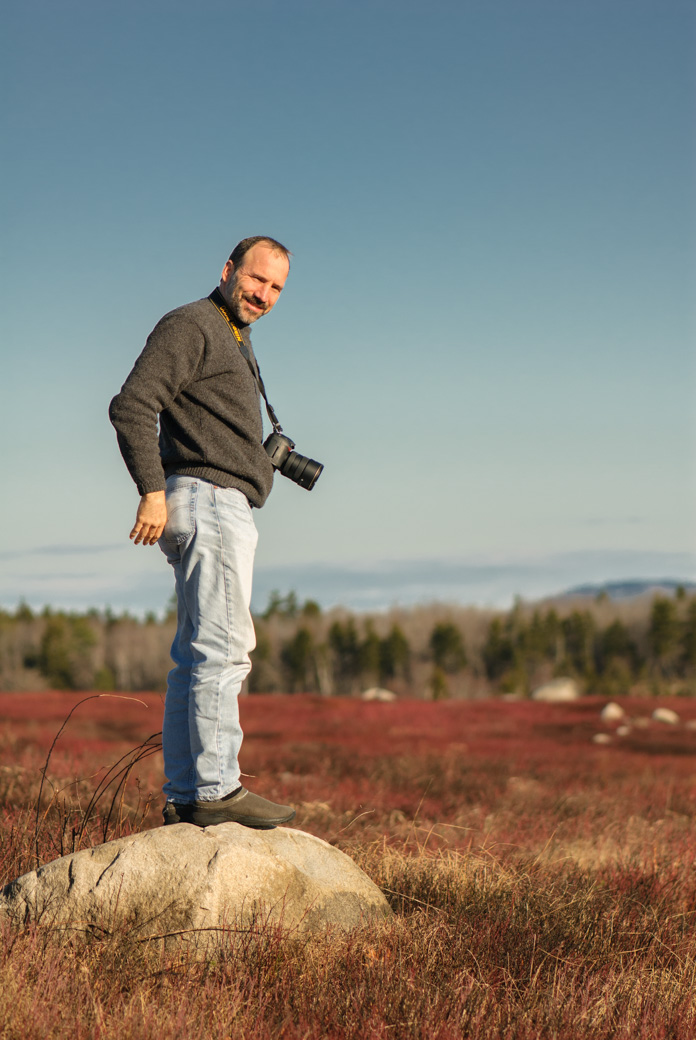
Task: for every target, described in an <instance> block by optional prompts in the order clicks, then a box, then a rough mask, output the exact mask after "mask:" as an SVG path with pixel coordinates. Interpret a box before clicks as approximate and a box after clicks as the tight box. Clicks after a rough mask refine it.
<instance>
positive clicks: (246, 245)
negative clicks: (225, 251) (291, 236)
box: [229, 235, 292, 267]
mask: <svg viewBox="0 0 696 1040" xmlns="http://www.w3.org/2000/svg"><path fill="white" fill-rule="evenodd" d="M259 242H265V243H266V245H267V246H269V247H270V249H272V250H273V252H274V253H280V254H281V256H284V257H285V258H286V259H287V261H288V263H290V257H291V256H292V253H291V252H290V250H289V249H286V247H285V246H284V245H282V244H281V243H280V242H277V241H276V240H275V238H269V236H268V235H252V237H251V238H243V239H242V241H241V242H238V243H237V245H236V246H235V247H234V249H233V250H232V252H231V253H230V256H229V258H230V260H231V261H232V263H233V264H234V266H235V267H238V266H239V264H240V263H241V262H242V260H243V259H244V257H245V256H246V254H247V253H248V252H249V250H250V249H252V248H253V247H254V246H255V245H258V243H259Z"/></svg>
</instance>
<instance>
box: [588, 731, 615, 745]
mask: <svg viewBox="0 0 696 1040" xmlns="http://www.w3.org/2000/svg"><path fill="white" fill-rule="evenodd" d="M592 743H593V744H611V743H612V738H611V737H610V736H609V734H608V733H595V735H594V736H593V738H592Z"/></svg>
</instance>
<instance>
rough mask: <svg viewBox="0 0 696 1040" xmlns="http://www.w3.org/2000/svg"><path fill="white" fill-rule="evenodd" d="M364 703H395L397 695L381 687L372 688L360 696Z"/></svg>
mask: <svg viewBox="0 0 696 1040" xmlns="http://www.w3.org/2000/svg"><path fill="white" fill-rule="evenodd" d="M360 696H361V697H362V699H363V700H364V701H395V700H396V699H397V697H396V694H395V693H393V692H392V691H391V690H384V689H382V687H381V686H371V687H370V689H369V690H363V692H362V693H361V694H360Z"/></svg>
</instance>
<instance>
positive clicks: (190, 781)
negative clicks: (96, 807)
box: [109, 236, 295, 828]
mask: <svg viewBox="0 0 696 1040" xmlns="http://www.w3.org/2000/svg"><path fill="white" fill-rule="evenodd" d="M289 256H290V254H289V252H288V250H287V249H286V248H285V246H282V245H281V244H280V243H279V242H276V241H275V239H272V238H267V237H265V236H257V237H254V238H246V239H244V240H243V241H242V242H240V243H239V244H238V245H237V246H236V247H235V248H234V250H233V251H232V253H231V255H230V258H229V260H228V261H227V263H226V264H225V266H224V268H223V270H222V276H221V279H220V285H219V287H218V289H216V290H214V291H213V292H212V293H211V294H210V296H208V297H207V298H205V299H202V300H198V301H197V302H195V303H190V304H187V305H186V306H184V307H179V308H178V309H177V310H174V311H171V312H170V313H169V314H166V315H165V316H164V317H163V318H162V320H161V321H160V322H159V323H158V324H157V325H156V326H155V328H154V330H153V331H152V333H151V334H150V336H149V337H148V340H147V343H146V345H145V349H144V350H143V352H142V354H141V355H140V357H139V358H138V360H137V361H136V363H135V366H134V368H133V371H132V372H131V374H130V375H129V376H128V379H127V380H126V382H125V383H124V385H123V387H122V389H121V392H120V393H119V394H118V395H117V396H116V397H115V398H114V399H113V401H112V402H111V406H110V408H109V416H110V418H111V422H112V423H113V425H114V426H115V428H116V432H117V435H118V443H119V448H120V450H121V454H122V455H123V459H124V461H125V463H126V466H127V467H128V470H129V472H130V474H131V476H132V478H133V480H134V481H135V484H136V486H137V488H138V492H139V493H140V496H141V498H140V504H139V506H138V511H137V516H136V519H135V524H134V525H133V530H132V531H131V533H130V537H131V539H132V540H133V542H134V543H135V545H154V544H155V543H156V542H159V545H160V548H161V549H162V551H163V552H164V553H165V555H166V557H167V559H168V561H169V563H170V564H171V565H172V567H173V568H174V574H175V582H176V596H177V632H176V637H175V639H174V643H173V644H172V660H173V662H174V668H173V669H172V671H171V672H170V673H169V677H168V680H167V696H166V701H165V708H164V721H163V724H162V746H163V750H164V770H165V774H166V776H167V783H166V784H165V786H164V792H165V795H166V799H167V800H166V804H165V807H164V811H163V816H164V822H165V824H173V823H180V822H184V823H194V824H196V825H197V826H199V827H205V826H207V825H209V824H217V823H224V822H227V821H234V822H237V823H241V824H244V825H245V826H248V827H261V828H267V827H274V826H276V825H277V824H281V823H287V822H288V821H290V820H291V819H292V818H293V817H294V815H295V811H294V810H293V809H292V808H290V806H287V805H276V804H275V803H273V802H269V801H267V800H266V799H265V798H261V797H259V796H258V795H255V794H252V793H251V792H250V791H247V790H246V789H245V788H244V787H242V786H241V784H240V770H239V762H238V755H239V749H240V746H241V743H242V730H241V727H240V724H239V709H238V702H237V697H238V694H239V691H240V689H241V686H242V682H243V681H244V679H245V677H246V676H247V675H248V673H249V670H250V668H251V662H250V660H249V652H250V651H251V650H253V648H254V646H255V638H254V628H253V623H252V619H251V614H250V611H249V603H250V600H251V579H252V567H253V560H254V550H255V548H256V541H257V533H256V528H255V526H254V521H253V517H252V512H251V510H252V507H255V508H259V507H260V506H262V505H263V504H264V502H265V501H266V498H267V497H268V495H269V493H270V490H271V485H272V482H273V472H274V471H273V466H272V464H271V461H270V459H269V457H268V455H267V454H266V452H265V450H264V448H263V444H262V438H263V423H262V419H261V409H260V399H259V388H258V378H257V377H258V369H257V367H256V360H255V358H254V354H253V351H252V347H251V339H250V336H249V326H250V325H251V324H253V322H255V321H257V320H258V319H259V318H261V317H263V315H265V314H268V313H269V312H270V311H271V310H272V308H273V307H274V306H275V304H276V302H277V300H278V297H279V296H280V294H281V292H282V290H283V286H284V285H285V280H286V278H287V276H288V271H289V266H290V261H289ZM158 418H159V436H158V430H157V424H158Z"/></svg>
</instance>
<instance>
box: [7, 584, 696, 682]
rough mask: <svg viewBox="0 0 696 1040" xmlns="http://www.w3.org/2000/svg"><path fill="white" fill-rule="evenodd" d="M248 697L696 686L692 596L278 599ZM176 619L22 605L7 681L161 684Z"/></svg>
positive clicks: (695, 600)
mask: <svg viewBox="0 0 696 1040" xmlns="http://www.w3.org/2000/svg"><path fill="white" fill-rule="evenodd" d="M255 626H256V635H257V646H256V649H255V650H254V652H253V655H252V659H253V669H252V672H251V675H250V678H249V681H248V689H249V692H250V693H262V692H283V693H295V692H309V693H318V694H321V695H323V696H335V695H339V696H341V695H342V696H354V695H356V694H359V693H360V692H361V691H364V690H365V689H366V688H367V687H371V686H379V687H385V688H387V689H389V690H392V691H393V692H395V693H397V694H399V695H403V696H418V697H429V698H441V697H479V696H486V695H491V694H502V693H509V694H518V695H521V696H527V695H529V694H530V692H531V691H532V690H533V689H534V687H535V686H538V685H540V684H541V683H543V682H546V681H548V680H550V679H552V678H554V677H557V676H569V677H572V678H575V679H576V680H577V681H578V682H579V683H580V685H581V687H582V688H583V689H584V690H585V691H587V692H594V693H602V694H606V695H608V696H616V695H618V694H621V693H627V692H630V691H632V692H643V693H648V694H659V693H662V692H683V693H685V694H694V693H696V597H689V596H687V595H686V593H685V591H684V590H683V589H677V591H676V594H675V595H674V596H666V595H657V596H655V597H653V598H652V599H648V598H643V599H641V600H638V601H633V602H631V603H628V604H627V603H625V602H624V603H621V602H612V601H610V600H607V599H606V598H600V599H598V600H596V601H586V600H583V601H576V602H566V601H563V600H559V601H556V602H553V603H547V604H540V605H533V604H532V605H530V604H524V603H521V602H518V603H516V604H515V606H514V607H513V608H512V609H511V610H509V611H486V610H477V609H475V608H463V607H446V606H441V605H431V606H427V607H414V608H411V609H409V610H392V611H390V612H388V613H385V614H379V615H355V614H352V613H350V612H348V611H345V610H331V611H328V612H324V611H322V610H321V609H320V607H319V606H318V605H317V604H316V603H315V602H313V601H311V600H310V601H306V602H304V603H300V602H299V601H298V599H297V597H296V596H295V594H294V593H292V592H291V593H289V594H287V595H285V596H283V595H280V594H279V593H273V594H272V596H271V598H270V601H269V603H268V606H267V608H266V610H265V611H264V612H263V613H262V614H260V615H259V616H257V617H256V618H255ZM175 628H176V618H175V616H174V614H173V612H172V611H171V610H170V611H168V612H167V613H166V615H165V616H164V617H163V618H161V619H158V618H156V617H155V616H154V615H152V614H150V615H147V616H146V617H145V618H142V619H139V618H136V617H133V616H131V615H129V614H120V615H115V614H113V613H112V612H110V611H108V610H107V611H103V612H102V611H97V610H90V611H87V612H83V613H67V612H65V611H60V610H52V609H50V608H48V607H47V608H45V609H44V610H42V611H40V612H34V611H32V610H31V609H30V608H29V607H28V606H26V605H25V604H21V605H20V606H19V607H18V608H17V609H16V610H15V611H0V689H3V690H22V689H42V688H54V689H68V690H103V691H107V690H130V691H137V690H164V689H165V686H166V675H167V672H168V670H169V668H170V667H171V664H170V660H169V647H170V645H171V642H172V639H173V637H174V632H175Z"/></svg>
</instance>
